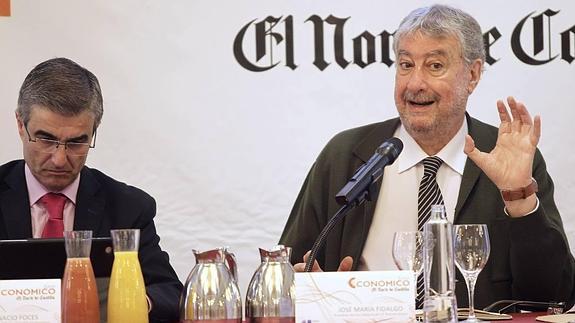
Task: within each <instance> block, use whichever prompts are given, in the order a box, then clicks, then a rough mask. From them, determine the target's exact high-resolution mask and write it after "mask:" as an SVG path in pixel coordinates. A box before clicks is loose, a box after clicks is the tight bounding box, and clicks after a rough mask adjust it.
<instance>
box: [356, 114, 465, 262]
mask: <svg viewBox="0 0 575 323" xmlns="http://www.w3.org/2000/svg"><path fill="white" fill-rule="evenodd" d="M466 134H467V121H466V120H464V122H463V125H462V126H461V128H460V129H459V131H458V132H457V134H456V135H455V136H454V137H453V138H452V139H451V141H450V142H449V143H448V144H447V145H446V146H445V147H443V149H441V151H440V152H439V153H437V155H436V156H438V157H440V158H441V159H442V160H443V164H441V167H440V168H439V170H438V172H437V183H438V185H439V188H440V189H441V193H442V195H443V200H444V203H445V209H446V211H447V217H448V219H449V220H450V221H451V222H453V216H454V212H455V206H456V203H457V195H458V194H459V187H460V186H461V178H462V176H463V169H464V167H465V162H466V160H467V155H465V153H464V152H463V148H464V146H465V135H466ZM394 135H395V136H396V137H397V138H399V139H401V141H403V151H402V153H401V154H400V155H399V157H398V158H397V159H396V160H395V162H394V163H393V164H392V165H390V166H387V167H386V168H385V170H384V176H383V179H382V183H381V189H380V191H379V196H378V198H377V204H376V206H375V212H374V215H373V221H372V223H371V226H370V228H369V233H368V235H367V240H366V242H365V246H364V248H363V252H362V255H361V259H360V263H359V268H358V269H359V270H397V269H398V268H397V267H396V266H395V263H394V262H393V257H392V253H391V250H392V246H393V234H394V233H395V232H396V231H417V204H418V203H417V192H418V191H419V182H420V181H421V178H422V177H423V163H421V161H422V160H423V159H425V158H426V157H429V156H428V155H427V154H426V153H425V152H424V151H423V150H422V149H421V147H419V145H418V144H417V143H416V142H415V140H414V139H413V138H411V136H410V135H409V134H408V133H407V131H406V130H405V128H404V127H403V125H400V127H399V128H398V129H397V130H396V131H395V134H394Z"/></svg>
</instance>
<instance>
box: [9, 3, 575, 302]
mask: <svg viewBox="0 0 575 323" xmlns="http://www.w3.org/2000/svg"><path fill="white" fill-rule="evenodd" d="M430 3H432V2H430V1H415V0H411V1H401V2H399V1H397V2H395V1H374V0H372V1H369V0H355V1H343V0H338V1H334V0H321V1H313V2H311V1H304V0H298V1H293V0H289V1H287V0H285V1H261V0H260V1H256V0H249V1H248V0H241V1H239V0H238V1H231V0H230V1H223V0H206V1H200V0H195V1H189V0H173V1H153V0H125V1H114V0H102V1H87V0H85V1H78V0H58V1H56V0H50V1H48V0H47V1H33V0H12V15H11V17H0V138H2V142H1V144H0V145H1V146H0V147H1V148H0V162H1V163H4V162H7V161H9V160H12V159H16V158H20V157H21V143H20V141H19V138H18V136H17V131H16V122H15V119H14V109H15V107H16V100H17V93H18V89H19V87H20V84H21V83H22V81H23V79H24V77H25V76H26V74H27V73H28V72H29V71H30V70H31V69H32V68H33V67H34V66H35V65H36V64H38V63H39V62H41V61H44V60H46V59H49V58H53V57H60V56H64V57H69V58H71V59H73V60H75V61H77V62H78V63H79V64H81V65H83V66H85V67H87V68H88V69H90V70H91V71H93V72H94V73H95V74H96V75H97V76H98V77H99V79H100V83H101V85H102V89H103V94H104V103H105V107H104V110H105V113H104V119H103V123H102V125H101V127H100V129H99V132H98V143H97V148H96V149H95V150H93V151H92V152H91V155H90V157H89V160H88V165H89V166H92V167H96V168H98V169H100V170H102V171H104V172H105V173H107V174H109V175H111V176H113V177H115V178H116V179H119V180H122V181H125V182H127V183H130V184H132V185H134V186H138V187H140V188H142V189H144V190H146V191H147V192H149V193H150V194H151V195H153V196H154V197H155V198H156V200H157V202H158V214H157V217H156V225H157V228H158V231H159V233H160V235H161V237H162V241H161V245H162V247H163V248H164V249H165V250H167V251H168V252H169V253H170V256H171V259H172V264H173V265H174V267H175V269H176V271H177V273H178V275H179V276H180V278H181V279H182V280H185V278H186V276H187V274H188V272H189V271H190V269H191V268H192V266H193V264H194V257H193V254H192V249H193V248H196V249H202V250H205V249H208V248H213V247H217V246H223V245H229V246H230V247H231V248H232V250H233V251H235V253H236V254H237V256H238V259H239V270H240V289H242V292H245V289H246V286H247V284H248V282H249V279H250V277H251V274H252V273H253V271H254V270H255V269H256V267H257V265H258V263H259V256H258V251H257V248H258V247H266V248H269V247H271V246H272V245H274V244H275V243H276V242H277V240H278V239H279V235H280V233H281V230H282V228H283V225H284V223H285V221H286V219H287V216H288V214H289V211H290V209H291V205H292V203H293V201H294V200H295V197H296V195H297V193H298V190H299V188H300V185H301V184H302V182H303V179H304V177H305V175H306V173H307V171H308V169H309V167H310V166H311V164H312V162H313V160H314V158H315V157H316V155H317V154H318V153H319V151H320V150H321V148H322V147H323V145H324V144H325V143H326V142H327V140H328V139H329V138H330V137H331V136H333V135H334V134H335V133H337V132H339V131H341V130H344V129H347V128H350V127H354V126H358V125H362V124H366V123H372V122H377V121H380V120H383V119H386V118H389V117H393V116H395V115H396V112H395V107H394V104H393V96H392V94H393V75H394V69H393V66H392V67H391V68H390V67H388V66H387V65H385V64H383V63H381V44H380V43H379V40H378V42H377V43H376V52H375V53H376V61H377V62H376V63H374V64H371V65H368V66H367V67H365V68H361V67H359V66H358V65H357V64H350V65H349V66H347V67H346V68H345V69H344V68H342V67H341V66H339V65H337V64H336V63H335V61H334V54H333V53H334V49H333V26H332V25H329V24H324V27H325V37H324V38H325V44H326V45H325V59H326V61H330V62H331V65H329V66H328V67H327V68H326V69H325V70H323V71H321V70H320V69H318V68H317V67H316V66H314V65H313V64H312V63H313V59H314V57H313V53H314V42H313V24H312V23H311V22H309V21H308V22H306V20H307V19H308V18H309V17H310V16H312V15H317V16H318V17H320V18H321V19H326V18H327V17H328V16H329V15H330V14H331V15H334V16H336V17H339V18H347V17H349V19H348V20H347V21H346V23H345V29H344V36H343V39H344V46H343V47H344V56H345V57H346V58H347V59H348V60H352V57H353V56H352V39H353V38H355V37H356V36H357V35H359V34H361V33H362V32H364V31H369V32H370V33H371V34H372V35H375V36H377V35H378V34H379V33H381V32H382V31H383V30H387V31H388V32H393V31H394V30H395V28H396V27H397V25H398V23H399V21H400V20H401V18H402V17H404V16H405V15H406V14H407V13H408V12H409V11H410V10H412V9H414V8H416V7H419V6H422V5H426V4H430ZM447 3H450V4H454V5H456V6H458V7H460V8H462V9H464V10H466V11H468V12H470V13H471V14H472V15H474V16H475V17H476V18H477V19H478V21H479V22H480V24H481V26H482V28H483V29H484V31H487V30H489V29H491V28H493V27H496V28H497V30H498V31H499V33H500V34H501V37H500V38H499V39H498V40H497V41H496V42H495V43H494V44H493V45H492V46H491V47H490V53H491V55H492V56H493V57H494V58H496V59H498V61H497V63H495V64H493V65H491V66H490V65H486V66H485V73H484V75H483V79H482V81H481V83H480V85H479V87H478V88H477V89H476V91H475V93H474V94H473V95H472V97H471V100H470V103H469V111H470V113H471V114H472V115H474V116H476V117H479V118H480V119H482V120H484V121H487V122H489V123H492V124H497V113H496V107H495V102H496V100H497V99H501V98H505V97H506V96H509V95H513V96H515V97H516V98H518V99H519V100H521V101H523V102H525V103H526V105H527V107H528V108H529V109H530V110H531V111H532V112H533V113H537V114H541V116H542V120H543V137H542V140H541V142H540V145H539V147H540V149H541V150H542V151H543V154H544V156H545V157H546V159H547V163H548V168H549V171H550V173H551V175H552V176H553V178H554V179H555V184H556V201H557V203H558V206H559V208H560V210H561V211H562V215H563V220H564V222H565V227H566V230H567V234H568V236H569V238H570V241H571V246H572V247H573V246H574V245H575V218H574V212H575V202H574V200H573V198H572V197H573V196H574V195H575V178H574V177H573V176H572V175H571V167H570V166H572V165H573V164H574V162H575V153H574V152H573V151H572V149H570V148H571V147H573V146H574V145H575V137H574V136H571V135H568V131H570V130H571V129H572V125H571V124H572V120H573V119H574V117H575V96H573V93H572V92H573V89H575V77H574V76H575V73H574V72H575V63H569V62H568V61H567V60H565V59H562V58H561V47H560V45H561V43H560V42H561V36H560V34H561V33H562V32H564V31H566V30H568V29H569V28H573V26H574V25H575V19H573V17H575V3H573V2H572V1H526V0H513V1H504V2H503V1H491V0H490V1H481V2H480V1H473V2H471V1H447ZM547 9H551V10H554V11H559V13H557V14H556V15H553V16H551V18H547V17H546V18H545V19H544V24H543V26H544V33H543V40H544V41H543V43H542V45H543V46H544V49H543V50H542V52H541V53H539V54H537V55H534V52H533V35H532V33H533V20H532V18H533V17H535V16H537V15H539V14H541V13H543V12H544V11H545V10H547ZM531 13H533V15H532V16H531V17H530V18H529V19H527V20H526V23H525V28H524V30H523V33H522V36H521V43H522V46H523V48H524V49H525V51H526V52H527V53H528V54H529V55H531V56H533V57H535V58H537V59H540V60H545V59H548V58H549V57H550V55H551V57H553V56H555V55H559V56H558V57H556V58H555V59H553V60H551V61H550V62H549V63H547V64H543V65H539V66H532V65H528V64H525V63H523V62H521V61H520V60H519V59H518V58H517V56H516V55H515V54H514V53H513V51H512V49H511V45H510V44H511V35H512V33H513V30H514V28H515V27H516V26H517V24H518V23H519V22H520V21H521V20H522V19H523V18H524V17H526V16H528V15H530V14H531ZM268 15H271V16H274V17H278V18H279V17H282V21H281V22H280V23H279V24H278V25H277V26H276V28H274V31H275V32H278V33H280V34H283V35H284V36H285V33H284V28H285V25H286V24H285V20H284V19H285V18H287V17H291V20H292V23H293V39H294V41H293V52H294V63H295V65H297V66H298V67H297V68H296V69H291V68H289V67H287V66H286V57H285V55H284V51H285V47H284V44H285V42H282V43H279V44H277V46H276V44H275V43H273V42H272V43H271V45H270V43H269V42H268V46H267V48H266V49H267V51H266V56H265V57H264V58H263V59H262V60H261V61H260V62H258V63H257V64H258V65H261V66H265V65H266V64H269V62H270V50H272V49H273V55H274V56H273V58H271V60H272V61H273V62H279V64H278V65H277V66H276V67H274V68H272V69H270V70H268V71H265V72H251V71H248V70H246V69H245V68H243V67H242V66H240V64H239V63H238V61H237V60H236V58H235V57H234V53H233V50H232V46H233V42H234V38H235V37H236V35H237V34H238V32H239V31H240V29H241V28H242V27H243V26H245V25H246V24H248V23H249V22H250V21H252V20H256V21H255V22H260V21H262V20H263V19H265V18H266V17H267V16H268ZM567 36H569V37H568V38H566V39H567V40H568V41H569V44H568V45H569V46H570V47H568V49H569V50H568V51H567V52H564V54H565V53H566V54H569V55H571V56H573V55H575V34H574V33H573V32H572V33H571V34H567ZM254 40H255V36H254V27H253V26H251V27H248V29H247V31H246V38H245V42H244V43H243V47H242V48H243V49H244V51H245V55H246V57H248V59H249V60H251V61H252V62H255V59H254V46H255V44H254ZM569 55H567V56H566V57H568V56H569ZM266 62H267V63H266Z"/></svg>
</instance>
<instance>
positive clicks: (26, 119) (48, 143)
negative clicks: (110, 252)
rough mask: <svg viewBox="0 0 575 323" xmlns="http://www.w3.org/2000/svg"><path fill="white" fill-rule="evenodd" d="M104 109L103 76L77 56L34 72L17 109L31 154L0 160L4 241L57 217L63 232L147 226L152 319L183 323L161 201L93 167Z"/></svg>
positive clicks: (143, 229) (38, 230) (143, 255)
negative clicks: (158, 223) (164, 240)
mask: <svg viewBox="0 0 575 323" xmlns="http://www.w3.org/2000/svg"><path fill="white" fill-rule="evenodd" d="M102 114H103V105H102V95H101V90H100V85H99V83H98V80H97V78H96V76H94V74H92V73H91V72H90V71H88V70H86V69H85V68H83V67H81V66H79V65H78V64H76V63H74V62H73V61H71V60H69V59H65V58H56V59H51V60H48V61H45V62H43V63H41V64H39V65H38V66H36V67H35V68H34V69H33V70H32V71H31V72H30V73H29V74H28V76H27V77H26V79H25V81H24V83H23V85H22V87H21V89H20V95H19V98H18V108H17V110H16V120H17V124H18V132H19V134H20V138H21V140H22V145H23V152H24V160H15V161H11V162H8V163H6V164H4V165H2V166H0V239H25V238H32V237H34V238H40V237H43V236H46V231H47V227H49V226H52V225H53V223H54V222H59V227H58V225H56V228H59V229H57V230H56V231H57V233H58V234H57V235H56V236H61V232H62V230H92V231H93V233H94V236H110V230H111V229H127V228H130V229H140V246H139V260H140V263H141V267H142V272H143V275H144V280H145V284H146V293H147V297H148V306H149V310H150V311H149V318H150V321H151V322H173V321H177V320H178V319H179V312H178V301H179V296H180V293H181V290H182V284H181V283H180V281H179V279H178V277H177V275H176V273H175V272H174V270H173V269H172V267H171V265H170V263H169V258H168V254H167V253H166V252H164V251H162V249H161V248H160V246H159V241H160V238H159V236H158V235H157V233H156V228H155V225H154V220H153V219H154V216H155V213H156V203H155V201H154V199H153V198H152V197H151V196H150V195H148V194H146V193H145V192H144V191H142V190H140V189H138V188H135V187H132V186H129V185H126V184H124V183H121V182H118V181H116V180H114V179H113V178H111V177H109V176H106V175H105V174H103V173H102V172H100V171H98V170H96V169H92V168H88V167H86V166H85V162H86V158H87V155H88V152H89V150H90V149H91V148H94V147H95V141H96V130H97V128H98V125H99V124H100V121H101V119H102ZM54 193H57V194H56V195H57V196H59V197H60V198H61V199H62V200H63V203H64V206H63V211H62V212H61V213H62V216H61V218H60V219H55V218H52V215H51V214H49V213H50V211H48V210H47V208H48V207H47V204H45V203H44V202H43V196H44V195H49V194H54Z"/></svg>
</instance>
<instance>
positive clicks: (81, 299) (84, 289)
mask: <svg viewBox="0 0 575 323" xmlns="http://www.w3.org/2000/svg"><path fill="white" fill-rule="evenodd" d="M64 241H65V245H66V256H67V259H66V267H65V269H64V277H63V278H62V322H63V323H72V322H82V323H99V322H100V304H99V301H98V289H97V287H96V278H95V277H94V270H93V269H92V263H91V262H90V249H91V247H92V231H65V232H64Z"/></svg>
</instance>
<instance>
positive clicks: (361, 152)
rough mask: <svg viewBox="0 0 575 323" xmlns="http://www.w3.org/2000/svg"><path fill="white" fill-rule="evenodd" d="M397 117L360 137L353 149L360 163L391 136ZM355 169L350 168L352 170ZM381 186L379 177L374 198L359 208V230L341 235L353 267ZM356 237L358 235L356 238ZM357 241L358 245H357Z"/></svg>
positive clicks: (367, 229) (343, 245) (342, 244)
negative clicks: (361, 210)
mask: <svg viewBox="0 0 575 323" xmlns="http://www.w3.org/2000/svg"><path fill="white" fill-rule="evenodd" d="M399 123H400V121H399V118H394V119H391V120H387V121H385V122H383V123H381V124H379V125H377V126H376V127H375V128H374V129H373V130H372V131H370V132H369V133H368V134H367V135H366V136H365V137H364V138H361V139H360V141H359V143H358V145H357V146H356V147H355V149H353V155H354V156H355V158H357V159H359V160H360V161H361V163H365V162H367V161H368V160H369V158H371V156H373V154H374V153H375V150H376V149H377V147H379V146H380V145H381V144H382V143H383V142H384V141H385V140H387V139H389V138H391V137H392V136H393V134H394V133H395V130H396V129H397V127H398V126H399ZM353 171H355V170H352V172H353ZM380 187H381V179H380V180H379V181H378V182H377V184H376V188H377V189H376V192H373V194H375V195H374V200H373V201H366V202H364V203H363V205H362V206H360V208H363V223H362V225H361V226H356V228H357V230H359V229H360V230H361V231H360V232H353V233H351V234H344V235H343V237H342V243H341V246H342V250H343V252H344V255H353V256H354V267H357V265H358V264H359V262H358V261H357V260H359V259H360V256H361V252H362V249H363V245H364V244H365V240H366V239H367V234H368V233H369V227H370V226H371V221H372V220H373V214H374V212H375V205H376V201H377V194H378V192H379V189H380ZM350 221H357V219H350ZM358 237H360V238H359V239H358ZM358 243H359V245H358Z"/></svg>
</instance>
